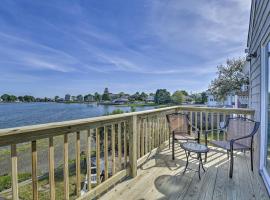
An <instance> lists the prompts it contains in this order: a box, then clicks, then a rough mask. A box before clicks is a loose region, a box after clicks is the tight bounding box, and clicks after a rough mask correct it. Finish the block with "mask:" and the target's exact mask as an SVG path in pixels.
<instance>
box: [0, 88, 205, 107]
mask: <svg viewBox="0 0 270 200" xmlns="http://www.w3.org/2000/svg"><path fill="white" fill-rule="evenodd" d="M149 96H150V97H152V99H153V100H152V101H153V102H154V103H156V104H182V103H183V102H187V103H192V102H193V103H205V102H206V101H207V96H206V93H205V92H202V93H194V94H188V92H187V91H185V90H177V91H175V92H174V93H172V94H171V93H170V92H169V91H168V90H167V89H157V90H156V92H155V93H150V94H147V93H145V92H141V93H140V92H136V93H134V94H132V95H129V94H126V93H124V92H120V93H118V94H113V97H112V94H111V93H109V91H108V89H107V88H106V89H105V90H104V93H103V94H99V93H98V92H95V93H94V94H93V95H92V94H87V95H84V96H83V95H77V96H73V97H75V98H76V101H81V102H82V101H84V102H88V101H96V102H100V101H112V100H113V99H112V98H114V99H115V98H127V99H128V101H129V102H131V103H134V102H138V101H147V99H148V97H149ZM1 99H2V101H4V102H16V101H20V102H51V101H54V102H59V101H63V99H64V98H60V97H59V96H55V97H54V98H48V97H44V98H36V97H34V96H31V95H24V96H15V95H10V94H3V95H2V96H1Z"/></svg>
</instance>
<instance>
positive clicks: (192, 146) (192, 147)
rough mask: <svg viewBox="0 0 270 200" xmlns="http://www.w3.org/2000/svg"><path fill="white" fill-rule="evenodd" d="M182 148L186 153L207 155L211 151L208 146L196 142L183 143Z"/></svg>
mask: <svg viewBox="0 0 270 200" xmlns="http://www.w3.org/2000/svg"><path fill="white" fill-rule="evenodd" d="M180 146H181V147H182V148H183V149H184V150H186V151H190V152H195V153H207V152H208V151H209V148H208V147H207V146H205V145H203V144H199V143H196V142H184V143H181V144H180Z"/></svg>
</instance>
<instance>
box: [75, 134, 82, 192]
mask: <svg viewBox="0 0 270 200" xmlns="http://www.w3.org/2000/svg"><path fill="white" fill-rule="evenodd" d="M80 150H81V138H80V132H77V133H76V195H77V197H80V195H81V155H80V153H81V152H80Z"/></svg>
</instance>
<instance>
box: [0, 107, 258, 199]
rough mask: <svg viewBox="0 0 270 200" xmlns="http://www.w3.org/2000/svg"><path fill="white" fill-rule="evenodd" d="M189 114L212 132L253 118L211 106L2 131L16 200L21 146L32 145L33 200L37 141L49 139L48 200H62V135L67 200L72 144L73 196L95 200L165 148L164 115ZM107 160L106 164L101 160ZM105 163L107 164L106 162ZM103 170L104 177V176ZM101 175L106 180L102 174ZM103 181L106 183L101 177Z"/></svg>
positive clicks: (248, 113)
mask: <svg viewBox="0 0 270 200" xmlns="http://www.w3.org/2000/svg"><path fill="white" fill-rule="evenodd" d="M172 112H185V113H187V114H188V115H189V118H190V120H191V121H192V123H193V124H194V125H195V126H197V127H198V128H199V129H200V130H201V131H202V130H214V128H215V127H217V126H218V125H219V123H220V122H223V121H224V120H225V119H226V117H229V116H232V115H244V116H246V117H249V118H253V115H254V111H253V110H250V109H223V108H207V107H189V106H173V107H167V108H160V109H154V110H148V111H141V112H134V113H125V114H119V115H110V116H102V117H94V118H88V119H80V120H72V121H65V122H57V123H49V124H42V125H34V126H25V127H19V128H11V129H2V130H0V147H4V146H10V150H11V175H12V199H14V200H17V199H19V183H18V167H17V163H18V154H17V146H18V145H19V144H20V143H29V142H30V143H31V160H32V167H31V169H32V172H31V174H32V181H31V182H32V197H33V199H39V192H38V183H39V179H38V172H37V171H38V170H37V167H38V166H37V165H38V162H37V160H38V154H37V148H38V145H37V141H38V140H41V139H48V141H49V142H48V161H47V162H48V166H49V167H48V180H49V194H50V195H49V198H50V199H58V198H57V197H58V194H57V193H56V189H55V188H56V185H55V168H56V166H55V159H54V153H55V149H54V138H55V137H59V136H61V137H62V141H63V174H62V175H63V191H62V192H63V195H62V196H63V198H64V199H69V198H70V195H71V194H74V191H72V192H71V191H70V184H71V183H70V171H69V170H70V167H69V161H70V159H69V151H68V150H69V145H75V151H76V152H75V158H76V159H75V174H76V178H75V185H76V187H75V188H76V189H75V195H76V197H77V199H92V198H95V197H97V196H99V195H101V194H102V193H104V192H106V191H107V190H108V189H109V188H110V187H112V186H113V185H115V184H116V183H117V182H119V181H120V180H122V179H124V178H125V177H127V176H130V177H135V176H136V175H137V167H138V166H139V165H141V164H142V163H143V162H144V161H145V160H146V158H148V157H149V155H150V154H152V155H153V152H155V151H156V149H157V148H159V147H161V146H162V145H164V142H165V141H168V139H169V136H170V135H169V128H168V124H167V121H166V114H168V113H172ZM72 133H75V134H76V140H75V144H73V143H72V144H71V143H70V142H69V135H70V134H72ZM82 135H84V136H85V137H84V138H86V147H85V149H82V148H81V136H82ZM212 137H213V138H214V137H217V138H219V139H220V137H221V136H220V134H219V133H218V132H217V133H215V132H214V131H212ZM91 138H95V146H96V147H95V156H94V157H95V161H96V162H95V163H92V164H91V161H92V159H91V156H92V157H93V155H92V154H91V152H92V150H93V148H92V142H91ZM82 151H84V152H86V177H87V182H88V188H87V191H86V193H85V194H83V195H81V189H82V188H81V183H82V181H84V180H82V179H81V169H82V166H81V163H82V162H81V160H82V159H81V156H82V155H81V152H82ZM102 160H103V162H101V161H102ZM103 163H104V164H103ZM93 164H95V165H96V174H97V176H96V178H97V184H96V186H95V187H94V188H91V184H89V183H91V166H93ZM102 172H103V173H102ZM100 174H102V176H99V175H100ZM101 177H102V179H101Z"/></svg>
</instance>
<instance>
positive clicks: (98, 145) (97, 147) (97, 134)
mask: <svg viewBox="0 0 270 200" xmlns="http://www.w3.org/2000/svg"><path fill="white" fill-rule="evenodd" d="M96 168H97V173H96V174H97V177H96V179H97V185H99V184H100V132H99V128H96Z"/></svg>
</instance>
